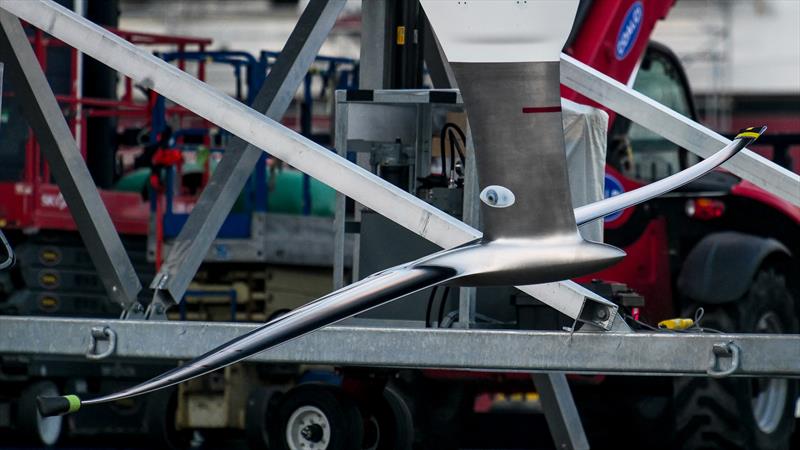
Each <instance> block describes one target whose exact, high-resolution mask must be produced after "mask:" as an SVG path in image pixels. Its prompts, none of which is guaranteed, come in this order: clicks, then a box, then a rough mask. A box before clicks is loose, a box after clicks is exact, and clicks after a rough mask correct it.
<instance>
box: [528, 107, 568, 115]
mask: <svg viewBox="0 0 800 450" xmlns="http://www.w3.org/2000/svg"><path fill="white" fill-rule="evenodd" d="M554 112H561V107H560V106H542V107H538V108H533V107H530V106H528V107H524V108H522V113H523V114H535V113H554Z"/></svg>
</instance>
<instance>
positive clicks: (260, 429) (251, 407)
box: [244, 386, 283, 450]
mask: <svg viewBox="0 0 800 450" xmlns="http://www.w3.org/2000/svg"><path fill="white" fill-rule="evenodd" d="M281 397H283V390H282V389H281V388H279V387H275V386H269V387H264V386H259V387H257V388H255V389H253V390H252V391H251V392H250V395H248V397H247V406H246V407H245V412H244V432H245V436H246V437H247V445H248V447H250V448H253V449H265V450H268V449H269V448H270V444H269V442H270V441H269V432H268V431H269V428H268V427H269V421H270V420H272V419H273V418H274V417H275V412H276V409H277V406H278V403H279V402H280V400H281Z"/></svg>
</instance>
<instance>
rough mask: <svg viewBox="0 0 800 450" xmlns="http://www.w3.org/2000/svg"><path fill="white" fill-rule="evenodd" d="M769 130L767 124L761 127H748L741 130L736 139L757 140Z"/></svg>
mask: <svg viewBox="0 0 800 450" xmlns="http://www.w3.org/2000/svg"><path fill="white" fill-rule="evenodd" d="M765 131H767V127H766V125H762V126H760V127H748V128H743V129H741V130H739V133H738V134H737V135H736V137H735V138H734V139H752V140H753V141H755V140H756V139H758V138H759V137H761V135H762V134H764V132H765Z"/></svg>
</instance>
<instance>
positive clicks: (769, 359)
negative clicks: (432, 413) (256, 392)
mask: <svg viewBox="0 0 800 450" xmlns="http://www.w3.org/2000/svg"><path fill="white" fill-rule="evenodd" d="M343 5H344V0H320V1H312V2H311V3H310V6H309V7H308V8H307V9H306V11H305V13H304V14H303V16H302V17H301V19H300V22H299V23H298V25H297V27H296V28H295V30H294V32H293V33H292V35H291V37H290V39H289V41H288V42H287V44H286V46H285V48H284V52H283V54H282V55H281V58H280V59H279V61H278V64H277V65H276V67H275V69H273V72H272V73H271V74H270V76H269V77H268V78H267V81H266V83H265V85H264V87H263V88H262V90H261V91H260V92H259V94H258V97H257V98H256V100H255V102H254V104H253V108H254V109H255V110H254V109H250V108H248V107H246V106H244V105H241V104H239V103H238V102H236V101H235V100H233V99H231V98H230V97H228V96H226V95H225V94H223V93H221V92H219V91H217V90H215V89H213V88H211V87H209V86H207V85H205V84H204V83H202V82H200V81H198V80H196V79H194V78H192V77H191V76H189V75H188V74H186V73H184V72H181V71H180V70H178V69H176V68H175V67H172V66H170V65H169V64H167V63H165V62H164V61H161V60H159V59H158V58H156V57H154V56H153V55H151V54H149V53H147V52H145V51H143V50H141V49H138V48H136V47H135V46H133V45H131V44H130V43H127V42H125V41H124V40H122V39H121V38H119V37H117V36H115V35H113V34H111V33H109V32H108V31H106V30H104V29H103V28H101V27H98V26H96V25H94V24H93V23H91V22H89V21H87V20H85V19H84V18H81V17H79V16H77V15H75V14H74V13H72V12H71V11H69V10H67V9H65V8H62V7H60V6H58V5H56V4H55V3H53V2H51V1H49V0H37V1H30V0H0V9H2V11H0V25H2V35H0V56H2V58H3V62H5V63H6V64H8V67H7V69H8V70H7V73H10V74H12V76H14V77H17V78H15V83H14V85H15V86H16V89H17V90H18V91H19V92H18V94H19V95H20V96H22V97H23V98H25V99H26V100H27V101H26V102H24V103H27V104H28V108H27V110H26V113H27V116H28V119H29V121H30V123H31V125H32V127H33V128H34V129H35V131H36V134H37V136H38V137H39V139H40V141H41V142H42V148H43V150H44V151H45V154H46V156H47V158H48V162H49V164H50V166H51V167H52V168H53V173H54V176H55V178H56V181H57V182H58V184H59V186H60V188H61V190H62V193H63V195H64V197H65V200H66V202H67V204H68V206H69V208H70V211H71V212H72V214H73V217H74V218H75V221H76V223H77V225H78V229H79V231H80V233H81V236H82V237H83V239H84V242H85V244H86V246H87V248H88V249H89V252H90V255H91V257H92V260H93V262H94V264H95V266H96V267H97V270H98V273H99V274H100V277H101V279H102V280H103V283H104V285H105V287H106V289H107V291H108V294H109V298H111V299H112V300H113V301H116V302H118V303H121V304H123V305H124V306H125V307H126V308H127V309H128V311H129V314H128V315H127V318H128V319H133V318H137V317H138V318H141V317H156V316H161V313H159V312H158V311H155V310H154V309H153V308H152V307H155V306H160V307H161V311H162V312H163V308H165V307H168V306H169V305H171V304H173V303H176V302H179V301H180V300H181V298H182V296H183V293H184V292H185V289H186V286H187V285H188V283H189V281H190V280H191V279H192V277H193V276H194V275H195V272H196V270H197V268H198V267H199V265H200V263H201V262H202V259H203V257H204V256H205V254H206V252H207V251H208V247H209V246H210V244H211V242H212V240H213V238H214V236H216V234H217V232H218V230H219V228H220V226H221V224H222V222H223V220H224V218H225V216H226V215H227V213H228V212H229V210H230V208H231V206H232V204H233V202H234V200H235V198H236V196H237V195H238V194H239V192H240V190H241V188H242V186H243V184H244V179H245V178H246V177H247V175H249V172H250V171H251V170H252V167H253V166H254V164H255V162H256V161H257V159H258V158H259V157H260V156H261V153H260V152H258V151H257V150H258V149H263V150H265V151H266V150H269V151H270V153H271V154H273V155H275V156H276V157H278V158H280V159H282V160H284V161H286V162H287V163H289V164H291V165H293V166H295V167H297V168H299V169H301V170H304V171H305V172H307V173H309V174H310V175H312V176H314V177H315V178H317V179H319V180H321V181H323V182H326V183H327V184H329V185H330V186H332V187H333V188H335V189H336V190H338V191H340V192H342V193H343V194H344V195H347V196H349V197H352V198H353V199H355V200H356V201H358V202H359V203H361V204H363V205H365V206H367V207H369V208H371V209H373V210H375V211H377V212H379V213H381V214H384V215H385V216H386V217H388V218H389V219H391V220H393V221H395V222H397V223H399V224H400V225H403V226H404V227H406V228H408V229H409V230H411V231H413V232H415V233H417V234H419V235H420V236H422V237H424V238H426V239H429V240H431V241H432V242H434V243H436V244H438V245H440V246H443V247H453V246H456V245H460V244H462V243H464V242H467V241H469V240H472V239H474V238H476V237H479V236H480V232H479V231H478V230H476V229H474V228H472V227H470V226H468V225H466V224H464V223H463V222H461V221H458V220H456V219H454V218H453V217H451V216H449V215H447V214H445V213H443V212H441V211H439V210H437V209H436V208H434V207H432V206H430V205H429V204H427V203H425V202H424V201H422V200H420V199H418V198H416V197H414V196H412V195H410V194H408V193H405V192H403V191H401V190H400V189H398V188H396V187H394V186H392V185H391V184H389V183H387V182H386V181H384V180H382V179H380V178H378V177H377V176H375V175H373V174H371V173H369V172H368V171H365V170H363V169H361V168H360V167H358V166H356V165H354V164H352V163H349V162H348V161H347V160H346V159H344V158H343V157H342V155H336V154H333V153H331V152H330V151H328V150H327V149H324V148H322V147H320V146H318V145H316V144H314V143H313V142H311V141H309V140H307V139H305V138H303V137H302V136H299V135H298V134H296V133H294V132H293V131H291V130H288V129H286V128H284V127H282V126H281V125H280V124H278V123H277V122H275V120H274V119H277V118H278V117H280V116H281V115H282V113H283V112H284V111H285V110H286V108H287V107H288V104H289V102H290V100H291V95H292V94H293V93H294V91H295V89H296V87H297V86H298V85H299V82H300V80H301V79H302V77H303V76H304V74H305V73H306V71H307V69H308V67H309V65H310V64H311V61H313V58H314V55H315V54H316V53H317V51H318V50H319V47H320V46H321V44H322V42H323V41H324V39H325V37H326V36H327V34H328V32H329V31H330V29H331V28H332V27H333V23H334V22H335V20H336V16H337V15H338V13H339V11H341V9H342V7H343ZM368 8H373V7H372V6H371V7H368ZM15 16H16V17H15ZM18 18H20V19H23V20H26V21H27V22H29V23H31V24H32V25H34V26H37V27H39V28H41V29H43V30H44V31H46V32H47V33H49V34H51V35H53V36H54V37H56V38H58V39H60V40H62V41H64V42H66V43H67V44H69V45H72V46H73V47H75V48H77V49H79V50H80V51H82V52H84V53H86V54H87V55H90V56H92V57H93V58H95V59H97V60H99V61H101V62H103V63H105V64H107V65H108V66H110V67H112V68H114V69H116V70H118V71H120V72H122V73H123V74H125V75H127V76H130V77H131V78H133V79H134V81H135V82H136V83H139V84H141V85H143V86H146V87H148V88H151V89H153V90H155V91H157V92H159V93H160V94H162V95H164V96H165V97H167V98H170V99H171V100H173V101H175V102H176V103H179V104H182V105H183V106H185V107H186V108H188V109H189V110H192V111H194V112H195V113H197V114H198V115H200V116H202V117H204V118H206V119H208V120H209V121H211V122H213V123H215V124H216V125H218V126H220V127H222V128H225V129H227V130H229V131H231V132H232V133H233V134H235V135H237V136H238V139H235V140H234V141H233V142H232V143H231V144H230V145H229V147H228V149H227V150H228V151H227V152H226V156H225V157H224V158H223V160H222V163H221V165H220V167H219V168H218V170H217V171H216V173H215V174H214V176H213V178H212V180H211V182H210V183H209V185H208V187H207V188H206V190H205V192H204V193H203V196H202V198H201V201H200V203H199V204H198V206H197V207H196V208H195V209H194V211H193V212H192V214H191V215H190V217H189V221H188V222H187V225H186V226H185V227H184V229H183V231H182V232H181V234H180V236H179V237H178V239H177V241H176V243H175V245H174V246H173V247H172V251H171V252H170V253H169V255H168V257H167V262H166V263H165V265H164V268H163V269H162V271H160V272H159V274H158V275H157V276H156V278H155V279H154V280H153V284H152V286H153V287H154V288H155V289H156V296H155V297H154V299H153V302H152V303H151V309H150V311H149V314H148V315H147V316H145V315H144V314H143V309H142V308H141V305H139V303H138V302H137V301H136V294H137V293H138V291H139V290H140V289H141V286H140V285H139V283H138V280H137V279H136V275H135V273H134V271H133V267H132V265H131V263H130V260H129V259H128V257H127V255H126V254H125V252H124V249H123V248H122V245H121V241H120V239H119V236H118V235H117V234H116V232H115V231H114V228H113V224H112V223H111V220H110V218H109V216H108V212H107V211H106V210H105V209H104V208H103V206H102V205H103V204H102V202H101V201H100V198H99V194H98V193H97V190H96V188H95V186H94V185H93V183H92V180H91V176H90V175H89V172H88V170H87V169H86V166H85V163H84V162H83V160H82V159H81V157H80V154H79V152H78V151H77V147H76V145H75V142H74V139H73V138H72V136H71V135H70V133H69V130H68V128H67V127H66V123H65V122H64V118H63V115H62V114H61V111H60V109H59V108H58V105H57V103H56V101H55V98H54V97H53V95H52V91H51V90H50V88H49V86H48V84H47V81H46V79H45V78H44V75H43V74H42V72H41V69H40V68H39V66H38V63H37V62H36V60H35V58H34V57H33V53H32V50H31V48H30V45H28V43H27V39H26V38H25V35H24V32H23V31H22V28H21V25H20V23H19V20H18ZM442 68H443V69H446V63H444V64H443V67H442ZM561 73H562V83H563V84H564V85H566V86H568V87H570V88H572V89H574V90H576V91H577V92H579V93H581V94H583V95H585V96H587V97H588V98H591V99H593V100H595V101H598V102H599V103H602V104H604V105H606V106H608V107H610V108H611V109H613V110H615V111H617V112H619V113H620V114H622V115H624V116H626V117H629V118H631V119H632V120H633V121H635V122H637V123H639V124H641V125H643V126H645V127H646V128H649V129H650V130H652V131H654V132H656V133H658V134H661V135H662V136H664V137H665V138H667V139H669V140H671V141H673V142H675V143H676V144H678V145H680V146H682V147H684V148H686V149H688V150H689V151H692V152H693V153H696V154H698V155H699V156H701V157H706V156H709V155H710V154H711V153H712V152H714V151H716V150H717V149H719V148H720V147H722V146H723V145H726V144H728V143H729V141H728V140H727V139H725V138H724V137H722V136H720V135H719V134H717V133H715V132H713V131H711V130H709V129H707V128H705V127H703V126H702V125H700V124H697V123H696V122H693V121H691V120H690V119H688V118H685V117H683V116H681V115H679V114H677V113H675V112H674V111H671V110H670V109H668V108H666V107H664V106H663V105H660V104H658V103H657V102H655V101H653V100H651V99H649V98H647V97H644V96H643V95H641V94H639V93H637V92H635V91H633V90H632V89H631V88H629V87H627V86H625V85H623V84H621V83H618V82H616V81H615V80H613V79H611V78H609V77H607V76H605V75H603V74H601V73H599V72H597V71H596V70H594V69H592V68H590V67H588V66H586V65H584V64H582V63H580V62H579V61H576V60H574V59H573V58H570V57H569V56H566V55H562V62H561ZM380 95H404V94H403V93H396V94H392V93H391V92H389V91H385V92H384V93H381V94H380ZM259 111H260V112H263V113H265V114H266V115H264V114H261V113H260V112H259ZM345 139H346V138H345ZM340 151H341V149H340ZM723 167H726V168H728V169H729V170H730V171H731V172H733V173H734V174H736V175H738V176H740V177H742V178H744V179H746V180H749V181H751V182H753V183H754V184H756V185H758V186H760V187H762V188H764V189H766V190H767V191H770V192H772V193H773V194H775V195H777V196H780V197H782V198H783V199H785V200H787V201H789V202H791V203H794V204H796V205H800V176H798V175H797V174H794V173H791V172H789V171H788V170H786V169H783V168H781V167H779V166H777V165H776V164H774V163H772V162H770V161H768V160H766V159H764V158H762V157H760V156H758V155H756V154H754V153H752V152H750V151H749V150H745V151H742V152H741V153H740V154H739V155H737V156H736V157H734V158H733V159H731V160H730V161H729V162H728V163H726V164H725V165H724V166H723ZM343 198H344V197H343V196H340V200H339V201H343ZM343 222H344V221H343V218H337V220H336V221H335V226H336V230H335V232H336V233H337V236H339V237H340V236H341V235H340V233H343V231H344V223H343ZM336 241H337V243H338V242H340V239H337V240H336ZM337 245H339V244H337ZM337 249H338V247H337ZM519 288H520V289H521V290H522V291H524V292H526V293H528V294H530V295H532V296H534V297H536V298H537V299H539V300H541V301H542V302H544V303H546V304H547V305H549V306H551V307H553V308H555V309H557V310H558V311H560V312H562V313H564V314H566V315H567V316H569V317H571V318H573V319H575V320H576V321H581V322H585V323H586V324H588V325H589V326H585V327H584V328H583V329H582V330H581V331H577V332H573V333H566V332H542V331H491V330H475V329H471V330H433V329H425V328H414V327H399V328H398V327H397V325H396V324H392V325H391V326H389V325H388V324H386V323H383V324H380V326H366V325H364V322H363V321H358V320H353V322H352V325H353V326H336V327H328V328H325V329H322V330H319V331H317V332H315V333H313V334H311V335H308V336H306V337H303V338H300V339H297V340H295V341H292V342H289V343H286V344H284V345H282V346H280V347H279V348H276V349H274V350H271V351H268V352H264V353H262V354H260V355H258V356H256V357H255V358H253V360H256V361H263V362H279V361H280V362H315V363H327V364H334V365H367V366H386V367H437V368H445V367H446V368H458V369H491V370H507V371H527V372H546V373H547V374H546V375H544V376H537V377H536V378H535V381H536V384H537V387H538V388H539V389H540V390H541V391H542V393H543V396H544V397H543V400H544V401H545V403H547V405H546V406H547V410H548V411H549V413H548V422H549V423H550V425H551V430H552V431H553V433H554V438H555V439H556V441H557V443H559V444H564V448H586V447H587V444H586V438H585V435H584V434H583V430H582V428H581V426H580V421H579V419H577V412H576V411H575V409H574V404H573V403H572V399H571V395H570V394H569V389H568V387H567V385H566V383H565V381H564V378H563V375H562V374H561V373H560V372H564V371H568V372H586V373H612V374H613V373H619V374H667V375H687V374H688V375H709V376H729V375H733V376H754V375H774V376H798V375H800V345H798V344H800V336H795V335H743V334H689V333H687V334H674V333H632V332H630V330H629V329H628V327H627V326H626V325H625V323H624V321H622V319H620V318H619V316H618V315H617V314H616V308H617V307H616V305H614V304H613V303H611V302H609V301H608V300H606V299H604V298H602V297H600V296H598V295H596V294H594V293H592V292H590V291H588V290H586V289H584V288H582V287H580V286H578V285H577V284H575V283H572V282H569V281H563V282H560V283H550V284H547V285H531V286H521V287H519ZM615 318H616V319H615ZM356 325H358V326H356ZM98 327H99V328H100V330H101V331H105V330H109V332H108V333H105V332H102V333H91V330H92V329H93V328H95V329H96V328H98ZM252 327H253V325H241V324H227V323H187V322H181V323H172V322H156V321H136V320H95V319H64V320H62V319H42V318H32V317H0V353H11V354H19V353H37V354H45V355H65V356H75V357H81V356H85V355H86V353H87V351H86V349H87V348H89V347H90V345H91V346H92V348H95V349H97V347H98V345H101V346H102V344H98V343H96V342H94V340H96V339H97V337H96V336H114V339H113V346H112V345H110V342H111V341H109V345H108V346H107V350H109V351H108V352H107V354H108V355H110V356H112V357H114V358H156V359H158V358H166V359H183V358H189V357H192V356H195V355H197V354H200V353H204V352H205V351H207V350H208V349H209V348H210V347H212V346H213V345H212V344H211V343H213V342H222V341H224V340H227V339H230V338H233V337H235V336H236V335H239V334H241V333H243V332H245V331H247V330H249V329H251V328H252ZM587 330H590V331H587ZM603 330H605V331H603ZM55 336H57V337H58V338H57V339H54V338H53V337H55ZM93 336H95V337H93ZM423 349H424V351H423ZM90 356H91V355H90ZM95 356H96V355H95ZM545 397H546V398H545ZM548 405H549V406H548ZM554 411H557V413H554Z"/></svg>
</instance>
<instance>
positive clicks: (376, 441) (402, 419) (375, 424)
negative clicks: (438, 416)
mask: <svg viewBox="0 0 800 450" xmlns="http://www.w3.org/2000/svg"><path fill="white" fill-rule="evenodd" d="M362 412H363V414H364V442H363V445H362V448H363V449H365V450H411V446H412V444H413V443H414V419H413V417H412V416H411V410H410V409H409V407H408V404H407V403H406V400H405V399H404V398H403V397H402V396H401V395H400V394H399V393H398V392H397V391H396V390H395V389H394V388H392V387H390V386H386V387H385V388H384V389H383V395H382V396H380V397H379V398H377V399H375V400H374V401H373V402H371V403H370V404H368V405H364V409H363V411H362Z"/></svg>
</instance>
